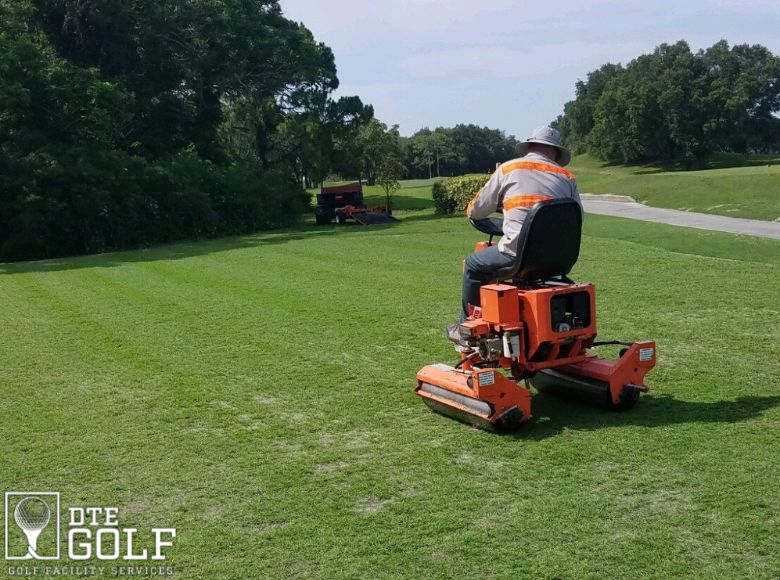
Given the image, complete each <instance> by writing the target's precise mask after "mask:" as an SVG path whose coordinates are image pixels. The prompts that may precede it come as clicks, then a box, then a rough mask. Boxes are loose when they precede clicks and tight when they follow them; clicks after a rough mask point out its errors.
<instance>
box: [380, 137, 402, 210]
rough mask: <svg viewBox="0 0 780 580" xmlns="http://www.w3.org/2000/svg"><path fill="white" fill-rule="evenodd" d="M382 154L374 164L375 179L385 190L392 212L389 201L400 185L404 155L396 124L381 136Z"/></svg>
mask: <svg viewBox="0 0 780 580" xmlns="http://www.w3.org/2000/svg"><path fill="white" fill-rule="evenodd" d="M382 141H383V143H384V154H383V155H382V157H381V158H380V160H379V163H378V164H377V166H376V181H377V183H378V184H379V185H381V186H382V189H384V191H385V199H386V203H387V210H388V212H389V213H393V210H392V205H391V203H390V201H391V198H392V196H393V193H394V192H395V191H396V190H398V188H399V187H400V186H401V184H400V183H399V180H400V179H401V176H402V175H403V171H404V155H403V151H402V149H401V137H400V134H399V132H398V125H393V126H392V127H391V128H390V129H387V130H386V131H385V133H384V135H383V136H382Z"/></svg>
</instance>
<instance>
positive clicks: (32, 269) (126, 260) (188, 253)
mask: <svg viewBox="0 0 780 580" xmlns="http://www.w3.org/2000/svg"><path fill="white" fill-rule="evenodd" d="M359 227H363V226H359ZM347 231H354V230H352V228H344V227H338V228H337V227H336V226H333V225H332V226H313V225H312V226H301V227H297V228H295V229H287V230H276V231H266V232H259V233H256V234H247V235H243V236H234V237H229V238H218V239H209V240H195V241H191V242H175V243H172V244H170V245H163V246H153V247H151V248H145V249H141V250H125V251H118V252H112V253H106V254H93V255H88V256H74V257H68V258H53V259H49V260H40V261H36V262H9V263H3V264H0V275H2V274H28V273H41V272H60V271H64V270H80V269H83V268H113V267H116V266H121V265H124V264H132V263H141V262H157V261H161V260H180V259H185V258H192V257H196V256H205V255H208V254H215V253H220V252H229V251H233V250H240V249H248V248H256V247H260V246H272V245H278V244H286V243H289V242H295V241H298V240H306V239H310V238H312V237H315V236H333V235H338V234H339V233H345V232H347Z"/></svg>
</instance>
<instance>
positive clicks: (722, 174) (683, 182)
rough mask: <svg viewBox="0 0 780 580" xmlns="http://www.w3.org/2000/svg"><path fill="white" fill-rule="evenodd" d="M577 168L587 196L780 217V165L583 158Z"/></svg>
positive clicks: (743, 215) (734, 214)
mask: <svg viewBox="0 0 780 580" xmlns="http://www.w3.org/2000/svg"><path fill="white" fill-rule="evenodd" d="M766 161H767V162H772V161H776V160H773V159H767V160H766ZM571 169H572V171H573V172H574V173H575V174H576V175H577V181H578V184H579V188H580V191H583V192H590V193H618V194H623V195H630V196H632V197H634V198H635V199H636V200H637V201H639V202H641V203H646V204H647V205H651V206H655V207H668V208H672V209H682V210H686V211H696V212H703V213H715V214H721V215H727V216H732V217H740V218H752V219H762V220H775V219H780V165H776V164H775V165H767V164H766V163H764V164H761V165H757V166H746V167H728V168H719V169H708V170H703V171H664V170H661V169H659V168H656V167H642V166H630V167H626V166H620V165H606V164H603V163H601V162H598V161H596V160H594V159H593V158H591V157H589V156H587V155H580V156H578V157H575V158H574V160H573V161H572V164H571Z"/></svg>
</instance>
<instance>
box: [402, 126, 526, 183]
mask: <svg viewBox="0 0 780 580" xmlns="http://www.w3.org/2000/svg"><path fill="white" fill-rule="evenodd" d="M516 145H517V140H516V139H515V138H514V137H513V136H511V135H510V136H507V135H506V134H505V133H504V132H503V131H501V130H499V129H490V128H488V127H478V126H477V125H471V124H469V125H465V124H459V125H456V126H455V127H452V128H445V127H437V128H436V129H434V130H433V131H432V130H431V129H429V128H423V129H420V130H419V131H417V132H416V133H415V134H414V135H412V136H411V137H407V138H402V139H401V147H402V148H403V155H404V174H405V176H406V177H409V178H431V177H440V176H453V175H464V174H467V173H489V172H492V171H493V170H494V169H495V166H496V163H498V162H503V161H507V160H508V159H511V158H512V157H513V156H514V151H515V146H516Z"/></svg>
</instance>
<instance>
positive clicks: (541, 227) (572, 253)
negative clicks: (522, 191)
mask: <svg viewBox="0 0 780 580" xmlns="http://www.w3.org/2000/svg"><path fill="white" fill-rule="evenodd" d="M581 236H582V209H581V207H580V204H579V203H577V202H576V201H575V200H573V199H553V200H549V201H543V202H540V203H537V204H536V205H534V206H533V207H532V208H531V209H530V210H529V211H528V214H527V215H526V217H525V221H524V222H523V227H522V229H521V230H520V235H519V237H518V244H517V259H516V260H515V263H514V264H512V265H511V266H508V267H506V268H502V269H500V270H498V271H497V272H496V274H495V275H496V279H498V280H509V279H512V280H518V281H524V282H533V281H545V280H551V279H553V278H556V277H558V278H565V276H566V274H568V273H569V272H571V269H572V268H573V267H574V264H576V263H577V258H579V255H580V238H581Z"/></svg>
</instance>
